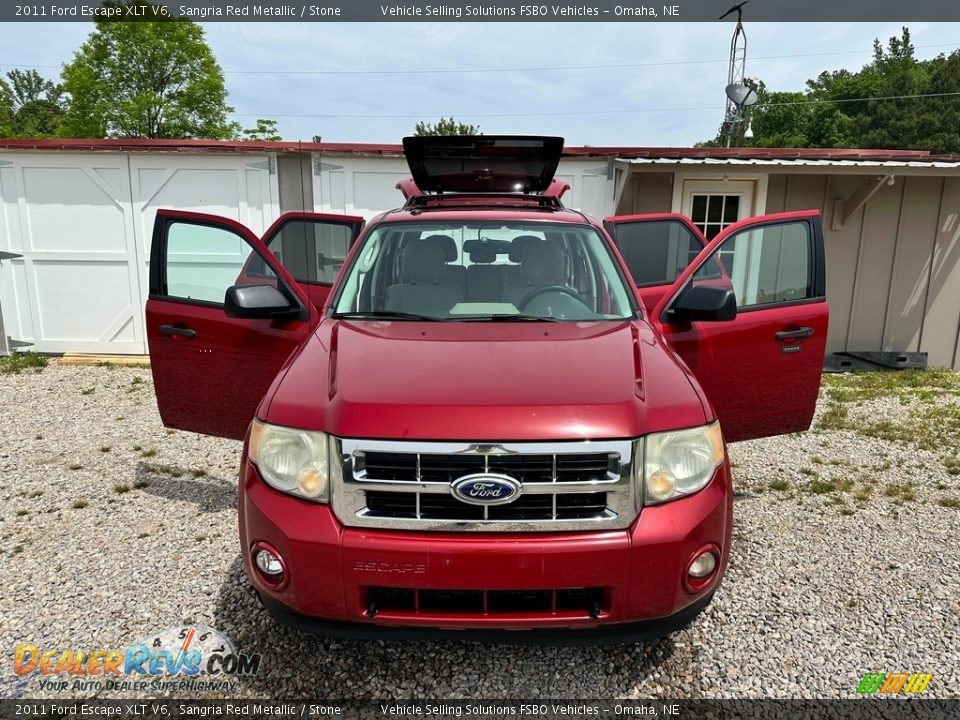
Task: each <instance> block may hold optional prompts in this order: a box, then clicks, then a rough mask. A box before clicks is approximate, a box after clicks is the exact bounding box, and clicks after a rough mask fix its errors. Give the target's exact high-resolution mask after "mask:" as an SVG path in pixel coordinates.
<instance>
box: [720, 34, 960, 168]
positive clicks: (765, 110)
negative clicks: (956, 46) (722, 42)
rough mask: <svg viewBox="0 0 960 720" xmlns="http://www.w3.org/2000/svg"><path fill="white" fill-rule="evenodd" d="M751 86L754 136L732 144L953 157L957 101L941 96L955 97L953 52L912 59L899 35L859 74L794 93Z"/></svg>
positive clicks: (877, 48)
mask: <svg viewBox="0 0 960 720" xmlns="http://www.w3.org/2000/svg"><path fill="white" fill-rule="evenodd" d="M751 84H753V85H754V87H755V88H756V89H757V93H758V95H759V96H760V100H759V102H758V103H757V105H756V106H755V107H754V108H753V109H752V110H750V111H749V112H750V118H751V125H752V129H753V132H754V137H753V138H752V139H751V140H746V139H744V138H740V139H739V140H738V141H737V143H736V144H738V145H743V144H749V145H752V146H754V147H865V148H866V147H869V148H902V149H922V150H930V151H933V152H960V97H958V96H957V95H953V96H943V95H944V94H949V93H958V92H960V51H954V52H953V53H951V54H950V55H943V54H941V55H939V56H937V57H935V58H933V59H931V60H917V58H916V55H915V52H914V47H913V43H912V41H911V39H910V31H909V30H908V29H907V28H903V31H902V34H901V35H900V36H899V37H892V38H890V40H889V41H888V43H887V45H886V47H884V46H883V45H882V44H881V43H880V41H879V40H875V41H874V53H873V59H872V61H871V62H870V63H868V64H867V65H865V66H864V67H863V68H861V69H860V70H859V71H857V72H852V71H850V70H836V71H828V72H822V73H820V74H819V75H818V76H817V77H816V78H813V79H811V80H809V81H807V87H806V90H804V91H802V92H779V91H770V90H768V89H767V88H766V86H765V85H764V84H763V83H762V82H760V81H751ZM919 95H941V97H916V96H919ZM905 96H907V97H905ZM880 98H897V99H880Z"/></svg>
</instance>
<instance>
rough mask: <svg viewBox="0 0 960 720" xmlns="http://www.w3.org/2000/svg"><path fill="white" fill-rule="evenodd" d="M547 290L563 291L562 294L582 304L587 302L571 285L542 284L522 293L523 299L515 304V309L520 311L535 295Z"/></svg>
mask: <svg viewBox="0 0 960 720" xmlns="http://www.w3.org/2000/svg"><path fill="white" fill-rule="evenodd" d="M548 292H557V293H563V294H564V295H569V296H570V297H572V298H573V299H574V300H578V301H579V302H581V303H583V304H584V305H586V304H587V303H586V302H584V300H583V296H582V295H581V294H580V293H578V292H577V291H576V290H574V289H573V288H572V287H567V286H566V285H544V286H543V287H538V288H534V289H533V290H531V291H530V292H528V293H527V294H526V295H524V296H523V299H522V300H521V301H520V302H519V303H518V304H517V310H520V311H521V312H522V311H523V310H525V309H526V307H527V305H529V304H530V302H531V301H532V300H533V299H534V298H535V297H538V296H539V295H543V294H544V293H548Z"/></svg>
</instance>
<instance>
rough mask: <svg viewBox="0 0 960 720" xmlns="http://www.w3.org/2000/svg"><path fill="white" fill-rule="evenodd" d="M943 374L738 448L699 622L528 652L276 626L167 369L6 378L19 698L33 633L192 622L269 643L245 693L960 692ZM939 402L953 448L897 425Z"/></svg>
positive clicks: (126, 632) (957, 405) (9, 615)
mask: <svg viewBox="0 0 960 720" xmlns="http://www.w3.org/2000/svg"><path fill="white" fill-rule="evenodd" d="M931 375H932V374H931ZM936 377H937V378H939V379H938V383H939V386H938V387H935V388H933V389H929V388H924V387H923V383H922V382H921V383H919V384H918V383H916V382H915V383H914V385H917V387H910V388H908V389H907V390H906V391H904V392H901V393H899V394H898V392H899V391H898V392H894V393H892V394H891V393H887V392H879V393H878V392H868V393H860V394H858V392H856V391H854V392H852V393H851V392H848V391H847V390H845V389H844V388H843V387H840V386H835V385H833V384H832V385H831V386H830V387H831V388H834V389H833V390H830V391H829V392H825V393H824V397H823V398H822V399H821V407H820V415H819V417H820V424H821V429H820V430H819V431H815V432H809V433H805V434H802V435H795V436H789V437H784V438H774V439H769V440H762V441H754V442H749V443H742V444H739V445H736V446H733V447H732V448H731V456H732V459H733V462H734V463H735V468H734V477H735V480H736V484H737V499H736V503H735V531H734V544H733V552H732V560H731V566H730V569H729V571H728V574H727V577H726V580H725V583H724V585H723V586H722V588H721V590H720V592H719V593H718V595H717V597H716V599H715V600H714V602H713V604H712V605H711V606H710V607H709V608H708V610H707V611H706V612H705V613H704V614H703V615H702V616H701V617H700V618H699V619H698V620H697V621H696V622H695V623H694V624H693V625H692V626H691V627H690V628H688V629H686V630H684V631H682V632H680V633H677V634H675V635H674V636H672V637H669V638H666V639H663V640H660V641H658V642H652V643H645V644H634V645H627V646H619V647H608V648H538V647H516V648H515V647H505V646H484V645H477V644H472V643H456V642H447V643H426V642H424V643H394V642H354V641H349V642H347V641H328V640H323V639H318V638H314V637H309V636H304V635H300V634H298V633H296V632H294V631H288V630H285V629H282V628H280V627H278V626H275V625H274V624H273V623H272V622H271V621H270V620H268V618H267V616H266V614H265V613H264V612H263V611H262V610H261V608H260V607H259V605H258V603H257V602H256V600H255V599H254V596H253V594H252V592H251V590H250V588H249V586H248V584H247V582H246V580H245V578H244V576H243V573H242V570H241V568H240V562H239V555H238V543H237V527H236V518H235V510H234V505H235V496H236V472H237V464H238V461H239V456H240V446H239V444H238V443H234V442H231V441H225V440H218V439H211V438H205V437H201V436H197V435H192V434H189V433H182V432H174V431H171V430H165V429H164V428H163V426H162V425H161V423H160V420H159V417H158V415H157V411H156V405H155V402H154V397H153V387H152V384H151V379H150V372H149V370H145V369H131V368H111V367H67V366H62V365H59V364H58V363H57V362H51V364H50V365H49V367H47V368H46V369H45V370H43V371H42V372H34V371H27V372H24V373H21V374H17V375H13V374H7V375H0V408H2V412H0V439H2V440H0V498H2V502H0V588H2V589H0V649H2V653H3V654H5V656H6V657H5V659H4V660H3V664H2V668H3V669H2V672H0V696H2V697H14V696H17V697H41V696H46V697H49V696H51V695H52V693H51V692H49V691H42V690H40V689H39V688H38V685H37V680H36V677H35V676H34V677H32V678H29V679H27V680H24V679H23V678H20V677H18V676H16V675H14V673H13V671H12V657H13V647H14V644H15V643H18V642H30V643H33V644H36V645H38V646H43V647H46V648H50V649H53V648H59V649H64V648H78V649H80V648H82V649H90V648H113V647H120V646H125V644H128V643H130V642H132V641H135V640H136V639H137V638H140V637H142V636H144V635H146V634H147V633H148V632H150V631H153V630H157V629H159V628H162V627H166V626H169V625H174V624H178V623H181V622H184V623H188V622H190V623H193V622H195V623H204V624H207V625H211V626H213V627H216V628H218V629H219V630H221V631H222V632H224V633H225V634H227V635H228V636H230V637H232V638H233V640H234V642H235V644H236V646H237V647H238V649H240V650H241V651H243V652H250V653H252V652H258V653H262V655H263V661H262V665H261V667H262V671H261V673H260V675H259V676H258V677H256V678H253V679H246V680H240V681H239V683H240V685H239V688H238V689H237V691H236V692H235V693H231V694H232V695H234V696H236V697H242V696H266V695H270V696H279V697H294V696H300V695H310V696H321V697H323V696H327V697H330V698H352V697H374V698H383V697H389V698H399V697H411V696H430V697H436V698H443V697H447V698H453V697H474V696H476V694H477V685H476V682H475V681H476V680H477V679H478V678H483V692H482V695H483V696H484V697H487V698H496V697H504V698H508V697H515V698H521V697H527V698H536V697H544V698H579V697H611V696H612V697H619V698H626V697H644V698H645V697H742V696H746V697H770V696H772V697H853V696H854V695H855V690H856V687H857V684H858V683H859V681H860V678H861V677H862V676H863V675H864V674H865V673H867V672H894V671H903V672H932V673H934V679H933V681H932V682H931V684H930V686H929V688H928V690H927V692H926V695H927V696H934V697H956V696H960V639H958V633H957V625H958V620H960V592H958V577H960V543H958V541H957V537H958V535H960V509H958V508H957V507H956V505H960V502H957V501H958V500H960V475H954V474H950V472H951V471H954V472H960V460H958V461H957V464H952V463H953V460H952V459H951V458H953V457H955V456H953V455H951V452H952V448H956V447H957V443H956V440H957V434H958V433H960V398H958V395H960V380H958V378H957V376H955V375H952V374H948V373H941V374H940V375H938V376H936ZM840 382H843V381H840ZM954 385H955V387H956V390H955V391H954V389H953V388H954ZM944 388H946V389H944ZM918 408H919V410H918ZM924 408H927V409H929V408H934V409H935V410H936V411H937V413H939V414H934V415H932V416H930V417H932V418H933V423H932V424H930V429H931V430H930V431H931V432H932V433H935V437H933V438H932V439H930V438H924V437H914V436H910V437H909V438H907V439H906V440H904V439H903V438H901V437H899V436H898V435H897V434H896V432H897V429H898V428H901V429H902V428H911V432H912V431H913V430H912V429H914V428H915V426H916V425H917V423H918V422H920V421H919V420H917V418H918V417H920V415H918V412H920V411H923V412H925V410H924ZM840 416H842V417H840ZM924 417H927V416H924ZM876 418H881V419H882V420H883V423H879V424H877V426H876V427H874V425H869V422H870V421H871V419H876ZM941 420H942V422H941ZM857 423H865V424H863V427H859V426H858V425H857ZM944 423H945V424H944ZM951 423H953V424H952V425H951ZM881 425H882V426H883V427H880V426H881ZM941 426H942V427H941ZM878 428H879V429H878ZM883 428H886V429H887V431H888V432H886V434H885V432H884V430H883ZM891 428H892V429H891ZM943 428H946V430H943ZM951 428H952V430H951ZM941 431H943V432H946V435H944V434H943V432H941ZM937 433H939V434H937ZM928 440H929V441H928ZM951 442H952V443H953V445H952V446H951V445H949V444H948V443H951ZM925 447H927V448H929V449H924V448H925ZM907 483H909V485H908V484H907ZM71 694H74V695H77V694H79V695H83V694H84V693H71ZM105 695H109V693H106V694H105Z"/></svg>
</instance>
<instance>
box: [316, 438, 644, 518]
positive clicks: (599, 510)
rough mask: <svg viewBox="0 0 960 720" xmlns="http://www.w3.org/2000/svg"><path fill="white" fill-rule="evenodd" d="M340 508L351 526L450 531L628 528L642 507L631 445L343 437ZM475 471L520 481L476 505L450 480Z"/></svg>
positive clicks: (337, 478) (337, 476)
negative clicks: (516, 489) (497, 501)
mask: <svg viewBox="0 0 960 720" xmlns="http://www.w3.org/2000/svg"><path fill="white" fill-rule="evenodd" d="M337 449H338V451H339V463H340V469H341V470H342V472H339V473H338V472H335V473H334V474H333V478H334V482H333V487H332V502H333V509H334V512H335V513H336V515H337V517H338V518H339V519H340V520H341V521H342V522H343V523H344V524H345V525H352V526H359V527H381V528H395V529H404V528H406V529H416V530H449V531H499V532H505V531H537V530H539V531H553V530H585V529H606V528H610V529H616V528H624V527H627V526H628V525H629V524H630V523H631V522H632V521H633V520H634V518H635V517H636V515H637V511H638V507H637V503H636V499H635V495H634V491H633V486H632V483H631V482H630V477H631V466H632V463H633V461H634V458H633V457H632V449H633V444H632V443H631V442H630V441H596V442H576V443H564V442H558V443H520V442H518V443H500V444H471V443H431V442H397V441H384V440H353V439H344V440H338V441H337ZM332 461H333V462H337V461H338V460H337V459H332ZM477 473H491V474H496V475H507V476H509V477H511V478H513V479H514V480H516V481H517V482H519V483H520V485H521V493H520V495H519V497H518V498H517V499H516V500H514V501H512V502H510V503H507V504H504V505H471V504H468V503H466V502H463V501H462V500H460V499H459V498H457V497H455V496H454V495H453V494H452V492H451V483H453V482H454V481H455V480H457V479H458V478H462V477H464V476H467V475H473V474H477Z"/></svg>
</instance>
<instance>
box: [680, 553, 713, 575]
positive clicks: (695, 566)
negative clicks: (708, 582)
mask: <svg viewBox="0 0 960 720" xmlns="http://www.w3.org/2000/svg"><path fill="white" fill-rule="evenodd" d="M716 568H717V556H716V555H714V554H713V553H712V552H711V551H709V550H707V551H706V552H702V553H700V554H699V555H697V557H696V558H694V560H693V562H692V563H690V569H689V570H687V572H688V573H689V574H690V577H695V578H705V577H707V575H709V574H710V573H712V572H713V571H714V570H715V569H716Z"/></svg>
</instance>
